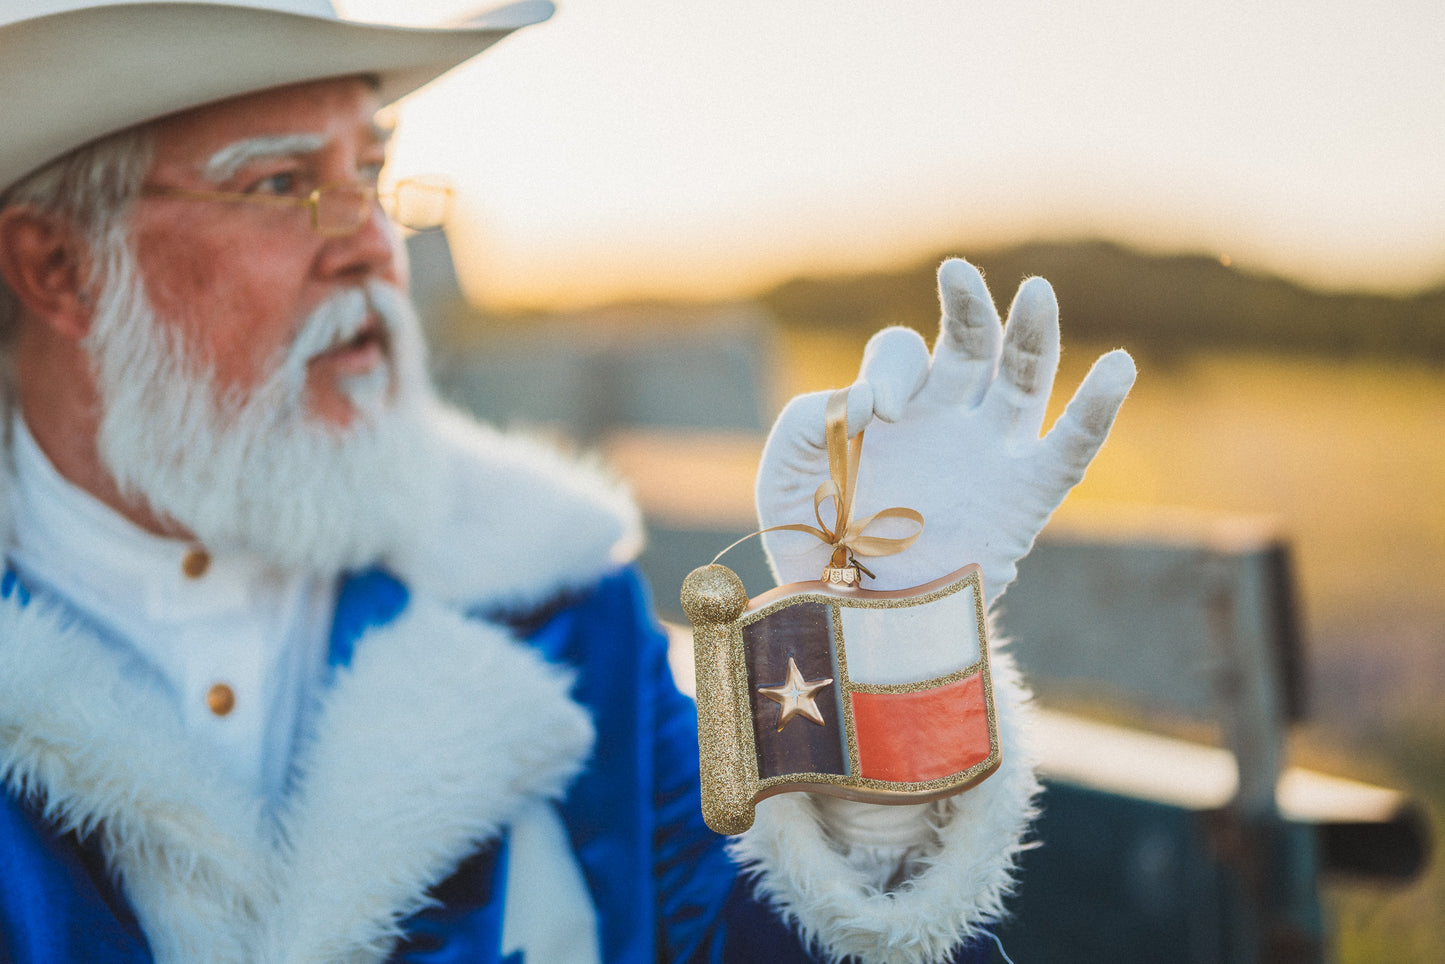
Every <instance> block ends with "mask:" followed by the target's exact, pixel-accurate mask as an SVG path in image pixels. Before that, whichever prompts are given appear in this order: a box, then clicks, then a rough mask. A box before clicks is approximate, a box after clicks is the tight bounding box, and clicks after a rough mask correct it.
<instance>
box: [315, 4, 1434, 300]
mask: <svg viewBox="0 0 1445 964" xmlns="http://www.w3.org/2000/svg"><path fill="white" fill-rule="evenodd" d="M338 5H339V6H340V7H341V8H342V10H343V11H344V12H345V13H346V14H348V15H350V16H353V17H357V18H360V19H370V20H384V21H391V22H396V23H427V22H437V21H440V20H443V19H445V18H448V17H454V16H457V15H459V14H461V13H464V12H466V11H467V10H469V9H471V8H473V7H474V6H475V4H471V3H466V2H456V0H339V2H338ZM558 6H559V11H558V13H557V15H556V16H555V17H554V18H553V19H552V20H551V21H550V22H549V23H547V24H544V25H541V26H538V27H532V28H528V29H527V30H525V31H523V32H521V33H520V34H518V35H517V36H515V37H512V38H509V39H508V40H507V41H505V42H504V43H503V44H501V45H500V46H499V47H497V48H495V49H494V50H492V51H491V52H489V53H487V54H486V55H484V56H483V57H481V58H480V59H478V60H477V61H475V62H473V63H472V64H470V65H468V66H466V67H463V68H461V69H459V70H457V71H455V72H453V73H452V74H450V75H448V76H447V77H446V78H444V79H443V80H442V81H440V82H438V83H436V84H434V85H432V86H431V87H429V88H427V89H426V90H425V91H423V92H422V93H420V94H419V95H416V96H414V97H413V98H410V99H409V100H408V101H406V102H405V103H404V104H403V107H402V111H401V118H402V130H401V135H400V138H399V143H398V146H397V151H396V154H395V166H396V168H397V171H398V172H399V173H403V174H404V173H416V172H422V171H432V172H439V173H443V174H446V175H449V176H450V177H451V178H452V179H453V180H454V182H455V183H456V184H457V186H458V189H459V192H460V211H459V215H460V216H459V217H458V219H457V222H456V224H455V226H454V229H453V243H454V246H455V247H456V249H457V258H458V262H459V269H460V271H461V274H462V278H463V282H464V284H465V286H466V288H467V290H468V292H469V294H470V295H471V296H472V297H473V298H475V299H477V300H480V301H483V302H487V303H491V304H495V305H501V306H518V305H543V306H575V305H579V304H584V303H588V302H595V301H599V300H606V299H611V298H617V297H629V296H638V295H645V296H664V297H667V296H709V297H711V296H730V295H736V294H740V293H747V292H749V291H750V290H756V289H758V288H761V287H763V286H765V285H768V284H771V283H775V282H777V281H780V280H783V279H785V278H788V277H791V276H793V275H796V274H799V273H803V272H810V273H817V272H828V271H843V270H852V269H856V268H866V267H881V266H890V265H894V264H898V263H901V262H907V261H913V260H916V259H917V258H919V257H924V256H930V255H933V254H935V253H938V252H941V251H944V250H945V249H949V250H953V251H955V252H956V253H959V254H963V255H965V256H967V254H968V251H969V248H970V247H975V248H980V249H981V248H984V247H988V246H992V245H994V244H997V243H1001V242H1009V241H1017V240H1024V239H1030V238H1071V237H1084V236H1105V237H1110V238H1114V239H1117V240H1121V241H1125V242H1128V243H1133V244H1136V245H1139V246H1141V247H1146V248H1149V249H1155V250H1165V251H1173V250H1185V251H1202V252H1207V253H1210V254H1214V255H1219V256H1222V257H1223V256H1227V257H1229V258H1230V259H1231V260H1232V262H1233V263H1234V264H1236V265H1238V266H1240V267H1243V268H1247V269H1254V270H1273V271H1280V272H1283V273H1286V274H1288V275H1290V276H1293V277H1295V278H1298V279H1300V280H1303V281H1306V282H1308V283H1311V284H1315V285H1321V286H1326V287H1333V288H1352V287H1362V288H1368V289H1372V290H1408V289H1410V288H1412V287H1418V286H1421V285H1424V284H1429V283H1435V282H1439V281H1442V280H1445V56H1442V54H1441V51H1442V50H1445V6H1442V5H1441V4H1440V3H1439V2H1438V0H1397V2H1393V3H1384V4H1376V5H1371V8H1370V9H1369V10H1367V9H1366V7H1365V5H1364V4H1361V3H1359V2H1345V0H1312V2H1302V0H1286V2H1273V3H1265V4H1261V3H1254V2H1251V3H1245V2H1238V0H1220V2H1216V3H1213V4H1208V5H1205V4H1197V3H1188V4H1185V3H1171V2H1163V0H1096V2H1092V3H1088V4H1079V3H1070V2H1064V0H1009V2H965V0H893V2H880V0H875V2H872V3H863V2H857V0H789V2H778V0H767V2H764V0H726V2H723V0H719V2H713V3H684V2H678V0H669V2H662V0H558Z"/></svg>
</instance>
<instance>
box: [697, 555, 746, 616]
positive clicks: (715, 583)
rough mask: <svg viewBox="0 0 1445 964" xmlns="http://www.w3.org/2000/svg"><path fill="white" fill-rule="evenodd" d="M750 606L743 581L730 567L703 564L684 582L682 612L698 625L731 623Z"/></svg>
mask: <svg viewBox="0 0 1445 964" xmlns="http://www.w3.org/2000/svg"><path fill="white" fill-rule="evenodd" d="M747 605H748V591H747V590H746V589H744V588H743V581H742V580H741V579H739V578H738V575H737V573H735V572H733V571H732V570H731V569H729V568H728V567H727V566H719V565H717V564H713V565H711V566H702V567H700V568H698V569H694V570H693V571H692V572H690V573H688V575H687V578H686V579H684V580H683V581H682V611H683V612H684V613H686V614H687V618H688V619H689V620H691V621H692V624H693V625H694V626H697V625H701V624H704V623H725V622H730V621H732V620H734V619H737V618H738V617H739V616H741V615H742V612H743V610H744V609H746V608H747Z"/></svg>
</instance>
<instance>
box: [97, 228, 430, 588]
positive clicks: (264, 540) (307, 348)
mask: <svg viewBox="0 0 1445 964" xmlns="http://www.w3.org/2000/svg"><path fill="white" fill-rule="evenodd" d="M110 268H111V270H110V271H109V272H108V278H107V282H106V285H105V288H104V290H103V292H102V293H101V297H100V299H99V302H98V309H97V312H96V316H95V319H94V322H93V325H92V328H91V332H90V334H89V335H88V337H87V339H86V348H87V350H88V352H89V353H90V357H91V360H92V364H93V367H94V370H95V376H96V383H97V387H98V390H99V392H100V398H101V404H102V414H101V422H100V427H99V436H98V440H97V444H98V447H99V453H100V459H101V462H102V464H103V465H104V466H105V467H106V469H107V470H108V471H109V472H110V474H111V476H112V477H113V478H114V480H115V482H116V484H117V485H118V486H119V488H120V491H121V493H122V494H123V495H125V496H126V497H128V498H135V497H140V498H143V499H144V500H145V501H146V503H147V504H148V505H149V506H150V508H151V510H152V511H154V512H155V513H157V514H159V515H161V516H164V517H166V518H168V519H171V520H173V521H175V522H176V523H178V524H180V525H181V526H183V527H184V528H185V529H186V530H188V531H189V532H191V533H192V534H193V535H194V536H195V537H196V538H197V539H198V540H199V541H200V542H201V543H202V544H203V545H205V546H207V547H208V548H210V549H211V550H213V551H218V550H219V551H227V550H231V551H243V552H250V553H254V554H256V555H258V556H260V557H261V558H263V559H265V560H266V561H267V562H270V563H272V564H274V565H277V566H281V567H284V568H287V569H302V570H307V571H312V572H320V573H335V572H337V571H340V570H342V569H348V568H357V567H361V566H365V565H368V564H372V563H375V562H377V561H379V560H380V559H381V557H382V556H384V555H387V554H388V553H389V552H392V551H395V550H396V549H397V548H398V547H399V546H401V545H404V544H405V542H406V541H407V540H408V538H409V537H414V536H415V534H416V533H417V532H418V531H421V530H424V529H425V528H427V527H428V525H429V523H430V522H431V518H430V517H431V515H432V514H433V513H434V511H435V507H436V506H438V505H439V504H440V502H441V500H440V499H439V498H436V497H435V495H436V494H435V492H434V491H433V489H434V488H435V485H434V482H435V479H436V477H437V473H436V472H435V471H434V463H435V461H436V440H435V433H434V432H432V431H431V430H430V429H429V428H428V423H429V421H430V420H429V419H428V418H426V413H427V412H428V410H429V409H431V408H432V407H433V405H434V404H435V398H434V394H433V390H432V387H431V384H430V381H429V379H428V377H427V375H426V371H425V351H424V347H423V343H422V338H421V332H420V325H419V324H418V322H417V319H416V313H415V311H414V310H413V309H412V307H411V305H410V303H409V302H408V300H407V299H406V297H405V296H404V295H403V294H402V293H401V292H399V291H397V290H396V289H395V288H393V287H391V286H388V285H383V284H381V283H379V282H373V283H371V284H370V285H369V286H368V287H367V288H365V289H364V290H363V289H356V290H353V291H347V292H343V293H341V294H338V295H337V296H335V297H334V298H332V299H331V300H329V301H327V302H326V303H325V304H323V305H321V306H320V307H319V308H318V309H317V310H316V311H315V312H313V313H312V316H311V317H310V318H308V319H307V320H306V322H305V324H304V325H303V327H302V329H301V331H300V332H299V333H298V334H297V336H296V338H295V339H294V340H293V342H292V344H291V345H290V347H289V348H288V349H287V351H286V352H285V353H284V357H283V358H280V359H278V360H277V361H276V363H275V366H274V369H273V371H272V373H271V374H270V375H269V376H268V377H267V379H266V380H265V381H264V382H263V383H261V384H260V385H258V386H256V387H255V388H254V389H253V390H251V391H250V392H249V393H247V395H246V397H245V398H239V399H238V398H232V397H222V396H221V395H220V393H219V392H218V390H217V389H216V387H215V384H214V378H213V376H212V374H211V373H210V372H197V371H195V367H196V366H195V365H194V364H193V363H191V362H190V361H189V358H188V354H187V350H186V346H185V345H184V344H182V342H181V339H180V337H179V336H178V335H177V334H176V333H175V330H174V329H172V328H170V327H168V326H166V325H164V324H162V323H161V322H160V320H159V318H157V316H156V313H155V311H154V309H153V308H152V307H151V305H150V302H149V299H148V297H147V296H146V293H145V289H144V283H143V282H142V280H141V279H140V277H139V276H138V273H137V271H136V268H135V262H134V259H133V258H132V257H131V254H130V252H129V250H128V247H127V246H125V245H124V243H123V242H122V243H121V252H120V253H119V254H118V255H117V256H116V257H114V259H113V261H112V264H111V265H110ZM368 307H369V308H370V309H371V310H373V311H374V312H375V313H376V314H377V315H378V316H380V317H381V319H382V322H383V324H384V325H385V326H386V329H387V335H388V340H389V345H390V353H389V354H390V357H389V364H386V365H383V366H381V368H380V370H379V371H377V372H374V373H372V374H371V375H368V376H362V377H359V378H354V379H350V380H349V381H347V382H344V383H343V388H344V390H345V391H346V392H347V394H348V396H349V398H350V400H351V401H352V403H353V405H354V407H355V409H356V412H357V415H356V418H355V419H354V420H353V422H352V424H351V425H350V426H349V427H347V428H345V429H340V428H336V427H332V426H328V425H326V424H324V423H321V422H319V421H317V420H315V419H312V418H308V416H307V414H306V406H305V385H306V363H307V361H308V360H309V359H310V358H311V357H313V356H314V355H316V354H317V353H319V352H321V351H324V350H326V349H327V348H328V347H331V346H333V345H335V344H337V343H339V342H341V341H345V340H346V339H347V338H349V337H350V336H351V335H353V334H355V333H356V332H357V330H359V328H360V327H361V325H362V324H363V323H364V322H365V320H366V317H367V311H368Z"/></svg>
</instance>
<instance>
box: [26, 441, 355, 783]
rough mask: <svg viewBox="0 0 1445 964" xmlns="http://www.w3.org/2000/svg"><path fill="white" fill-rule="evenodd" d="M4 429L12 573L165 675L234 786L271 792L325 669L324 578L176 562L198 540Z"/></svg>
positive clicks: (327, 610) (229, 561) (255, 565)
mask: <svg viewBox="0 0 1445 964" xmlns="http://www.w3.org/2000/svg"><path fill="white" fill-rule="evenodd" d="M13 431H14V444H13V447H12V451H13V453H14V460H15V488H14V490H13V492H12V495H11V502H12V509H13V510H14V511H13V517H14V519H15V531H14V537H13V540H12V542H11V545H10V546H9V549H8V552H9V558H10V563H11V565H13V566H14V567H15V569H16V571H17V573H18V574H19V575H20V577H21V580H22V581H23V582H25V583H27V584H30V585H32V586H35V587H36V588H38V589H40V590H42V591H49V592H51V593H53V594H54V595H56V596H57V597H59V598H61V599H63V600H65V601H66V602H67V603H68V604H69V605H70V606H72V607H73V608H74V609H75V610H77V611H78V614H79V615H81V616H82V617H83V618H85V619H86V620H88V621H89V622H90V623H91V624H92V626H93V627H94V628H95V629H96V630H97V631H98V632H99V633H100V634H101V635H102V636H103V637H105V638H106V639H107V640H108V641H109V642H111V643H112V644H114V645H118V646H123V647H126V648H128V649H129V650H131V651H133V652H134V654H135V655H137V656H139V657H140V659H141V660H142V661H143V662H144V663H145V664H146V665H147V666H149V667H150V668H151V669H153V670H154V671H155V672H156V673H157V674H158V676H159V677H160V678H161V679H163V680H164V681H165V682H166V683H167V684H169V688H170V690H171V693H172V695H173V697H174V699H175V707H176V710H177V712H178V713H179V715H180V718H181V720H182V722H183V725H184V727H185V730H186V731H187V733H188V734H189V735H191V736H192V737H194V738H195V739H197V740H198V741H199V742H200V744H201V745H202V746H204V747H206V748H207V750H208V751H209V752H211V753H214V755H215V758H216V759H217V760H218V761H220V763H221V765H222V767H223V769H224V771H225V772H227V773H229V774H230V775H231V777H232V778H234V779H235V781H236V783H237V785H238V786H239V787H240V788H241V789H242V790H243V791H245V792H247V793H251V794H256V795H258V796H260V797H262V798H264V799H266V800H268V801H271V802H272V803H274V802H276V801H277V800H279V798H280V796H281V794H282V792H283V791H284V789H285V786H286V777H287V773H288V770H289V766H290V761H291V757H292V749H293V746H294V743H295V739H296V733H297V729H298V726H299V725H300V723H301V722H302V719H301V714H302V711H303V707H304V706H305V701H306V699H307V697H308V696H309V695H310V694H311V693H313V692H314V691H315V687H316V685H317V683H318V682H319V680H320V674H321V673H322V672H323V670H324V668H325V663H326V643H327V636H328V631H329V629H330V619H331V612H332V607H333V605H334V602H335V598H334V597H335V585H334V582H332V581H331V580H323V579H320V578H316V577H308V576H300V575H295V574H289V573H284V572H281V571H279V570H277V569H275V568H273V567H270V566H267V565H265V564H263V563H262V562H260V561H259V560H257V559H255V558H251V557H248V556H244V555H226V554H222V555H217V556H210V555H209V554H204V553H203V554H202V555H200V556H194V557H193V559H192V565H191V571H192V572H193V573H194V572H196V571H197V570H198V569H202V568H203V569H204V571H202V572H199V574H197V575H187V573H186V569H187V556H188V555H191V554H193V553H196V552H197V551H198V550H200V547H198V546H197V545H195V544H194V543H188V542H184V541H181V540H176V539H166V538H162V537H160V536H156V535H152V534H151V533H149V532H146V531H145V530H143V529H141V528H139V527H138V526H136V525H134V524H133V523H131V522H130V521H129V520H127V519H125V518H124V517H122V516H121V515H120V514H118V513H117V512H115V511H114V510H112V509H111V508H110V507H109V506H106V505H105V504H103V503H102V502H100V501H99V500H98V499H96V498H95V497H93V496H92V495H90V494H89V493H88V492H85V491H84V490H82V489H80V488H78V487H76V486H75V485H72V484H71V483H70V482H68V481H67V480H66V479H64V478H62V477H61V475H60V473H59V472H58V471H56V469H55V467H54V466H52V465H51V464H50V460H49V459H48V458H46V456H45V454H44V453H43V452H41V450H40V447H39V446H38V445H37V444H36V443H35V440H34V438H32V437H31V435H30V432H29V431H28V430H27V429H26V427H25V425H24V423H23V422H22V421H21V420H20V419H18V418H17V419H16V420H15V422H14V425H13ZM197 561H199V562H200V563H201V564H200V565H197V564H196V563H197ZM218 687H225V688H226V689H217V688H218ZM213 690H214V693H213ZM227 690H229V693H230V694H231V697H232V699H231V702H232V705H231V707H230V708H229V709H227V708H226V706H225V702H226V700H225V694H226V692H227ZM219 710H226V712H224V713H222V712H218V711H219Z"/></svg>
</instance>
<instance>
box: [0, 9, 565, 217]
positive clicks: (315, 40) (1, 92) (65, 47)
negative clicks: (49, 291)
mask: <svg viewBox="0 0 1445 964" xmlns="http://www.w3.org/2000/svg"><path fill="white" fill-rule="evenodd" d="M552 9H553V8H552V4H551V3H549V2H547V0H523V2H521V3H514V4H511V5H509V6H506V7H502V8H499V9H497V10H493V11H491V12H489V13H486V14H482V15H481V16H478V17H474V18H472V19H470V20H468V21H466V22H464V23H461V24H459V25H457V26H455V27H448V28H439V29H418V28H409V27H395V26H389V25H382V24H370V23H360V22H357V21H349V20H342V19H340V18H339V17H337V15H336V12H335V11H334V10H333V9H332V8H331V4H330V2H329V0H250V2H245V0H212V2H209V3H195V2H179V3H176V2H169V3H168V2H151V3H132V2H117V0H0V190H3V189H4V188H6V187H9V186H10V185H11V184H13V183H15V182H16V181H17V180H19V179H20V178H22V177H24V176H25V175H26V174H28V173H30V172H31V171H33V170H35V169H36V168H38V167H40V166H41V165H43V164H45V163H46V162H48V161H51V160H53V159H55V158H57V157H60V156H61V155H62V154H65V153H67V152H69V151H71V150H73V149H75V148H77V147H79V146H81V145H82V144H85V143H88V142H89V141H92V140H95V139H96V138H98V137H102V136H104V135H106V134H109V133H112V132H114V131H119V130H123V129H124V128H127V127H132V126H134V125H136V124H140V123H143V122H145V121H148V120H153V119H155V118H157V117H163V116H165V115H166V114H172V113H175V112H176V111H180V110H186V109H187V108H191V107H198V106H200V105H201V104H208V103H211V102H213V101H218V100H224V99H226V98H228V97H234V96H237V95H240V94H246V93H250V92H252V91H258V90H265V89H267V88H270V87H280V86H282V85H285V84H292V83H299V82H302V81H308V80H320V79H322V78H325V77H344V76H350V75H355V74H369V75H372V76H375V77H377V78H378V80H379V82H380V88H379V91H378V93H379V95H380V97H381V101H382V103H383V104H388V103H391V102H392V101H394V100H397V99H398V98H400V97H402V96H403V95H405V94H408V93H410V92H411V91H413V90H415V89H416V88H418V87H420V86H422V85H423V84H425V83H427V82H428V81H430V80H432V79H433V78H435V77H437V76H439V75H440V74H442V73H444V72H446V71H447V70H450V69H451V68H452V67H455V66H456V65H457V64H460V63H461V62H462V61H464V60H467V59H468V58H470V57H473V56H475V55H476V54H479V53H481V52H482V51H483V50H485V49H487V48H488V47H490V46H491V45H492V44H494V43H496V42H497V41H498V40H500V39H502V38H503V37H505V36H506V35H507V34H509V33H511V32H512V31H513V30H516V29H517V28H519V27H525V26H527V25H529V24H533V23H537V22H538V21H541V20H545V19H547V17H549V16H551V14H552Z"/></svg>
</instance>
